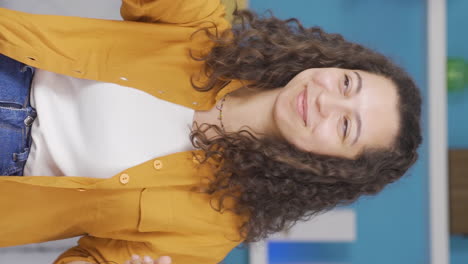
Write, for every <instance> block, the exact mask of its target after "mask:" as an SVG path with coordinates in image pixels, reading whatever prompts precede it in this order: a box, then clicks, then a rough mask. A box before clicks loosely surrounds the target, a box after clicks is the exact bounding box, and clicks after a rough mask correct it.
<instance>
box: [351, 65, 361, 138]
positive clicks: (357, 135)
mask: <svg viewBox="0 0 468 264" xmlns="http://www.w3.org/2000/svg"><path fill="white" fill-rule="evenodd" d="M354 73H355V74H356V76H357V79H358V86H357V88H356V94H359V93H360V92H361V89H362V78H361V75H360V74H359V73H358V72H357V71H355V72H354ZM356 123H357V132H356V136H355V137H354V140H353V142H352V143H351V146H352V145H354V144H356V142H357V141H358V139H359V137H360V136H361V128H362V121H361V115H360V114H359V113H357V115H356Z"/></svg>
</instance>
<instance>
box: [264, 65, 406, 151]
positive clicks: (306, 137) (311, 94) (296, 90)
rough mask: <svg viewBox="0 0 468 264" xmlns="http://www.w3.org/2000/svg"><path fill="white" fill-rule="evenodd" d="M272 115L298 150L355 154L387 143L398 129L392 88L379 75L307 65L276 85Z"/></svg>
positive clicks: (278, 127) (392, 138)
mask: <svg viewBox="0 0 468 264" xmlns="http://www.w3.org/2000/svg"><path fill="white" fill-rule="evenodd" d="M273 119H274V123H275V126H276V127H277V130H278V132H279V134H280V135H281V136H282V137H284V138H285V139H286V140H287V141H288V142H290V143H292V144H294V145H295V146H297V147H298V148H299V149H301V150H304V151H308V152H314V153H318V154H324V155H331V156H340V157H345V158H354V157H356V156H357V155H358V154H359V153H360V152H361V151H362V150H363V148H374V147H390V146H391V144H392V143H393V140H394V138H395V136H396V134H397V132H398V129H399V125H398V123H399V110H398V94H397V90H396V86H395V85H394V84H393V82H392V81H390V80H389V79H387V78H385V77H382V76H380V75H376V74H372V73H368V72H365V71H359V70H348V69H340V68H313V69H308V70H305V71H303V72H301V73H299V74H298V75H296V76H295V77H294V78H293V79H292V80H291V81H290V82H289V83H288V84H287V85H286V86H285V87H283V88H281V89H280V92H279V93H278V96H277V97H276V100H275V105H274V109H273Z"/></svg>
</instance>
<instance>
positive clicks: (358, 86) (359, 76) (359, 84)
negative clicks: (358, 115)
mask: <svg viewBox="0 0 468 264" xmlns="http://www.w3.org/2000/svg"><path fill="white" fill-rule="evenodd" d="M354 73H355V74H356V76H357V79H358V84H357V88H356V93H360V92H361V88H362V78H361V75H360V74H359V73H358V72H357V71H355V72H354Z"/></svg>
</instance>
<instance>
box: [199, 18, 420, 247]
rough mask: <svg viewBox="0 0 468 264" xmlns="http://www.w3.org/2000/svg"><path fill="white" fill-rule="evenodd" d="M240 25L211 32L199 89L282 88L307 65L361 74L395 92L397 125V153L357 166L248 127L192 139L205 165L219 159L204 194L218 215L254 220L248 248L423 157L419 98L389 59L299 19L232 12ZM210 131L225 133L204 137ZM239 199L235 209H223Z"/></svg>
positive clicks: (373, 187)
mask: <svg viewBox="0 0 468 264" xmlns="http://www.w3.org/2000/svg"><path fill="white" fill-rule="evenodd" d="M234 18H235V21H237V22H239V23H237V24H233V25H234V26H233V27H232V28H231V29H229V30H226V31H224V32H216V33H210V31H209V30H207V29H205V30H204V32H206V34H208V36H209V37H210V39H211V40H212V41H214V43H215V44H214V48H213V49H212V50H210V52H209V53H208V54H206V56H203V57H201V58H200V57H198V58H195V57H194V56H193V55H192V58H194V59H197V60H201V61H204V63H205V64H204V65H205V67H204V70H203V73H202V74H205V75H206V76H208V77H209V79H208V82H206V84H205V85H204V86H201V87H198V86H196V85H195V84H193V82H192V85H193V86H194V88H195V89H197V90H199V91H207V90H210V89H219V88H220V87H222V86H223V85H225V84H226V82H227V81H229V80H246V81H248V85H245V88H248V89H257V90H259V91H260V90H266V89H274V88H277V87H283V86H285V85H286V84H287V83H288V82H289V81H290V80H291V79H292V78H293V77H294V76H295V75H296V74H298V73H300V72H301V71H303V70H305V69H309V68H324V67H338V68H345V69H357V70H363V71H367V72H370V73H374V74H378V75H380V76H384V77H387V78H388V79H390V80H391V81H393V83H394V84H395V85H396V87H397V90H398V95H399V114H400V124H399V128H400V129H399V132H398V135H397V136H396V140H395V142H394V144H393V146H392V147H391V148H386V149H365V150H364V151H363V152H362V153H361V154H360V155H359V156H358V157H357V158H356V159H345V158H340V157H333V156H326V155H320V154H317V153H309V152H304V151H301V150H299V149H297V148H296V147H294V146H293V145H292V144H290V143H288V142H285V141H284V140H279V139H277V138H272V137H269V136H265V137H261V138H257V137H255V136H254V135H253V134H252V133H250V132H249V131H248V130H247V129H245V130H242V131H238V132H235V133H226V132H225V131H223V130H221V129H220V128H219V127H218V126H216V125H208V124H203V125H201V126H197V127H196V129H195V130H193V131H192V133H191V141H192V144H193V145H194V147H196V148H199V149H202V150H204V152H205V154H206V159H205V160H204V162H205V161H206V160H208V159H210V158H212V159H214V160H216V161H217V162H220V164H222V165H220V169H219V170H217V171H216V173H215V177H214V179H213V180H212V181H211V183H210V184H209V187H208V188H207V189H205V191H204V192H206V193H209V194H221V195H219V197H220V198H219V199H218V200H217V203H216V204H217V206H215V207H216V208H215V209H216V210H219V211H222V210H232V211H233V212H235V213H237V214H246V215H248V216H249V217H248V220H247V221H246V222H244V223H243V225H242V226H241V227H240V234H241V236H242V237H243V238H244V239H245V242H254V241H258V240H260V239H263V238H265V237H267V236H268V235H269V234H272V233H275V232H278V231H281V230H284V229H287V228H289V227H291V226H292V225H294V224H295V223H296V222H297V221H299V220H307V219H309V218H310V217H311V216H313V215H316V214H318V213H321V212H325V211H327V210H330V209H332V208H334V207H335V206H337V205H345V204H349V203H351V202H353V201H355V200H356V199H357V198H358V197H360V196H361V195H374V194H376V193H378V192H379V191H381V190H382V189H383V188H384V187H385V186H386V185H387V184H389V183H392V182H394V181H396V180H398V179H399V178H400V177H402V176H403V175H404V173H405V172H406V171H407V170H408V168H410V166H411V165H413V164H414V162H415V161H416V160H417V157H418V153H417V151H416V150H417V148H418V146H419V145H420V144H421V141H422V137H421V128H420V115H421V97H420V93H419V91H418V89H417V87H416V85H415V83H414V82H413V80H412V79H411V77H410V76H409V75H408V74H407V73H406V72H405V71H404V70H403V69H402V68H400V67H398V66H397V65H395V64H394V63H392V62H391V60H390V59H388V58H387V57H385V56H384V55H382V54H380V53H377V52H375V51H372V50H370V49H368V48H366V47H363V46H361V45H359V44H356V43H352V42H349V41H347V40H345V39H344V38H343V37H342V36H341V35H339V34H328V33H326V32H324V31H323V30H322V29H321V28H319V27H311V28H305V27H303V26H302V24H301V23H300V22H299V21H298V20H297V19H294V18H292V19H287V20H281V19H278V18H276V17H274V16H273V15H272V14H270V16H268V17H260V16H259V15H258V14H256V13H254V12H252V11H248V10H242V11H236V12H235V13H234ZM208 129H213V130H215V131H216V132H217V134H218V135H219V136H218V137H217V138H215V139H210V140H209V139H208V138H207V137H206V136H205V132H206V131H207V130H208ZM230 197H233V198H234V199H235V201H236V203H235V204H236V205H235V207H234V208H226V207H225V206H224V202H223V201H225V199H227V198H230Z"/></svg>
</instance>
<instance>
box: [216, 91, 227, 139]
mask: <svg viewBox="0 0 468 264" xmlns="http://www.w3.org/2000/svg"><path fill="white" fill-rule="evenodd" d="M227 96H228V94H226V95H224V96H223V99H221V106H220V105H216V109H218V110H219V116H218V120H219V122H220V123H221V128H222V129H223V131H224V124H223V106H224V101H226V97H227Z"/></svg>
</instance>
